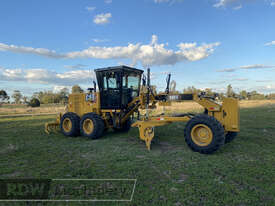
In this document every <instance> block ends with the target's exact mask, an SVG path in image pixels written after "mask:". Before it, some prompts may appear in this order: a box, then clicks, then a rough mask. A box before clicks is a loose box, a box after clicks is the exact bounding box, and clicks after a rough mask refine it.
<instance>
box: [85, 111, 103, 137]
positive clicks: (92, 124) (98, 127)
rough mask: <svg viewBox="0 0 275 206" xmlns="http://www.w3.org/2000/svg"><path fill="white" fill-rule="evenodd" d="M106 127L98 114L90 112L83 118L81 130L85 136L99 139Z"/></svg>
mask: <svg viewBox="0 0 275 206" xmlns="http://www.w3.org/2000/svg"><path fill="white" fill-rule="evenodd" d="M104 128H105V126H104V122H103V120H102V118H101V117H100V116H99V115H98V114H95V113H88V114H85V115H84V116H83V117H82V118H81V121H80V132H81V134H82V135H83V136H85V137H88V138H90V139H98V138H100V137H101V136H102V134H103V131H104Z"/></svg>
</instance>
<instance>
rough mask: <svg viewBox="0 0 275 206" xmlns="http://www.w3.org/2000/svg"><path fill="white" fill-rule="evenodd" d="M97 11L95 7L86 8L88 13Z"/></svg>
mask: <svg viewBox="0 0 275 206" xmlns="http://www.w3.org/2000/svg"><path fill="white" fill-rule="evenodd" d="M95 9H96V7H95V6H87V7H86V10H87V11H94V10H95Z"/></svg>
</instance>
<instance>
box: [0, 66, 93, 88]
mask: <svg viewBox="0 0 275 206" xmlns="http://www.w3.org/2000/svg"><path fill="white" fill-rule="evenodd" d="M92 79H95V74H94V72H93V71H89V70H75V71H68V72H63V73H57V72H54V71H50V70H47V69H44V68H37V69H1V70H0V80H1V81H23V82H30V83H41V84H55V85H63V86H64V85H65V86H72V85H74V84H83V83H85V82H86V83H90V82H91V81H92Z"/></svg>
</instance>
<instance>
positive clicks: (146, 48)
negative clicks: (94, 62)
mask: <svg viewBox="0 0 275 206" xmlns="http://www.w3.org/2000/svg"><path fill="white" fill-rule="evenodd" d="M219 45H220V43H219V42H216V43H212V44H202V45H201V46H196V45H194V46H193V47H189V48H186V44H182V43H181V44H179V45H178V47H179V50H177V51H173V50H170V49H166V48H165V45H164V44H158V43H157V36H156V35H153V36H152V41H151V43H150V44H147V45H146V44H145V45H141V44H129V45H128V46H126V47H121V46H117V47H90V48H88V49H85V50H82V51H77V52H71V53H67V57H68V58H99V59H131V60H132V61H133V63H137V62H141V63H142V64H143V66H152V65H173V64H176V63H178V62H182V61H197V60H200V59H203V58H206V57H208V56H209V55H210V54H212V53H213V51H214V49H215V47H217V46H219Z"/></svg>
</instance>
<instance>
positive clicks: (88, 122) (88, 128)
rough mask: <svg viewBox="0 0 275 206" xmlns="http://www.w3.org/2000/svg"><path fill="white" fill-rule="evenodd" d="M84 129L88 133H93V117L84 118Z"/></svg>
mask: <svg viewBox="0 0 275 206" xmlns="http://www.w3.org/2000/svg"><path fill="white" fill-rule="evenodd" d="M83 130H84V132H85V133H86V134H91V133H92V132H93V131H94V123H93V121H92V120H91V119H85V120H84V122H83Z"/></svg>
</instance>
